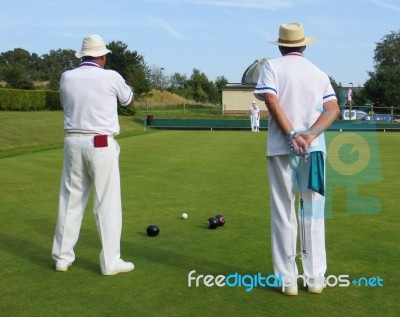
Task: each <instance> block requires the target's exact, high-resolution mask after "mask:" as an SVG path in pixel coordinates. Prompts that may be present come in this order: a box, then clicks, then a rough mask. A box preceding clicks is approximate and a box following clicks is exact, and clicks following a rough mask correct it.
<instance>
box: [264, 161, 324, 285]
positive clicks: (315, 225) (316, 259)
mask: <svg viewBox="0 0 400 317" xmlns="http://www.w3.org/2000/svg"><path fill="white" fill-rule="evenodd" d="M299 164H300V166H299ZM300 169H301V171H300V173H298V171H299V170H300ZM268 173H269V182H270V201H271V236H272V255H273V263H274V272H275V274H276V275H277V274H279V273H282V275H283V276H289V277H290V278H295V277H296V276H297V274H298V270H297V266H296V263H295V262H294V259H292V260H289V258H290V257H293V256H294V255H295V254H296V253H297V251H296V241H297V229H298V225H297V219H296V218H297V217H296V214H295V184H297V183H298V182H299V180H300V176H301V181H300V183H299V184H297V185H298V186H297V187H298V189H300V188H301V189H302V196H303V200H304V212H305V214H304V226H305V241H306V243H305V246H304V245H303V241H302V239H301V243H302V250H303V249H306V252H307V256H306V257H302V259H303V260H302V264H303V269H304V275H305V276H307V277H312V276H313V277H320V276H322V277H323V276H324V274H325V272H326V250H325V225H324V208H325V197H324V196H321V195H319V194H318V193H315V192H313V191H310V190H303V189H306V188H307V187H308V175H309V163H304V162H303V161H300V159H299V158H298V157H294V158H293V157H289V156H288V155H281V156H274V157H268ZM298 217H299V225H301V221H300V220H301V219H300V218H301V210H300V202H299V210H298ZM300 237H301V226H300Z"/></svg>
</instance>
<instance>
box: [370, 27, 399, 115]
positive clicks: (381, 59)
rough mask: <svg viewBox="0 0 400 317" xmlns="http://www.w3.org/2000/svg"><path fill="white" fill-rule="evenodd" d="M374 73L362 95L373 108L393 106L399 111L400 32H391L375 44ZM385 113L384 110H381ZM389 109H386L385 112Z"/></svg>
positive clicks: (371, 73) (371, 74)
mask: <svg viewBox="0 0 400 317" xmlns="http://www.w3.org/2000/svg"><path fill="white" fill-rule="evenodd" d="M374 68H375V71H373V72H369V73H368V74H369V76H370V78H369V79H368V80H367V81H366V83H365V84H364V89H363V95H364V98H365V99H366V100H370V101H371V102H372V103H373V105H374V106H375V107H377V106H385V107H390V106H394V107H395V109H396V108H397V109H396V110H397V111H399V109H400V31H399V32H393V31H392V32H391V33H390V34H388V35H386V36H384V37H383V39H382V41H381V42H379V43H377V45H376V48H375V54H374ZM382 111H385V110H382ZM387 111H389V109H386V112H387Z"/></svg>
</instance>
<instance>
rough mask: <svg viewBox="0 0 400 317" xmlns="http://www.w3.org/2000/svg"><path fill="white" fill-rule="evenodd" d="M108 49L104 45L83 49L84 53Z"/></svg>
mask: <svg viewBox="0 0 400 317" xmlns="http://www.w3.org/2000/svg"><path fill="white" fill-rule="evenodd" d="M104 49H107V48H106V47H105V46H104V45H97V46H88V47H82V51H100V50H104Z"/></svg>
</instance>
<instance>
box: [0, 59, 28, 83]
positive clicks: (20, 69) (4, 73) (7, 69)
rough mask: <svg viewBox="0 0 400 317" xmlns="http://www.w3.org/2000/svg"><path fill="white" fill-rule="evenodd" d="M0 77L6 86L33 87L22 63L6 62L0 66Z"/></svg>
mask: <svg viewBox="0 0 400 317" xmlns="http://www.w3.org/2000/svg"><path fill="white" fill-rule="evenodd" d="M1 78H2V79H3V80H4V81H5V82H6V83H7V87H8V88H15V89H33V81H32V80H30V79H29V75H28V72H27V69H26V67H25V66H23V65H22V64H8V65H6V66H3V67H2V68H1Z"/></svg>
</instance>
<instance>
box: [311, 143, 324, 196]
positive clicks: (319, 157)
mask: <svg viewBox="0 0 400 317" xmlns="http://www.w3.org/2000/svg"><path fill="white" fill-rule="evenodd" d="M309 160H310V175H309V176H308V189H311V190H313V191H315V192H317V193H319V194H321V195H322V196H325V182H324V180H325V176H324V170H325V168H324V154H323V153H322V152H321V151H317V152H311V154H310V157H309Z"/></svg>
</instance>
